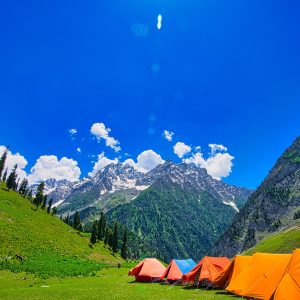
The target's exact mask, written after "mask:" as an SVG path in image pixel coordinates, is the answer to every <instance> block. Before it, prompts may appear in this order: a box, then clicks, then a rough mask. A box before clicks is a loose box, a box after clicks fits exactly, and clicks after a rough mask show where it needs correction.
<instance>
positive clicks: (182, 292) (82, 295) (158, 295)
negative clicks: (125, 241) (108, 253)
mask: <svg viewBox="0 0 300 300" xmlns="http://www.w3.org/2000/svg"><path fill="white" fill-rule="evenodd" d="M127 272H128V269H126V268H121V269H119V270H118V269H116V268H111V269H109V270H106V269H103V270H102V271H100V272H99V273H98V274H97V276H95V277H81V278H75V277H72V278H65V279H53V278H51V279H47V280H41V279H34V278H27V279H26V280H23V279H22V278H23V276H24V275H22V274H13V273H10V272H8V271H0V298H1V299H14V300H17V299H22V300H23V299H43V300H47V299H51V300H52V299H74V300H75V299H91V300H92V299H103V300H105V299H109V300H111V299H120V300H122V299H142V300H143V299H151V300H156V299H157V300H161V299H164V300H168V299H170V300H171V299H172V300H173V299H174V300H176V299H187V300H189V299H224V300H226V299H234V298H236V297H235V296H232V295H229V294H228V293H227V292H225V291H220V290H217V291H212V290H207V291H205V290H202V289H184V288H182V287H181V286H176V287H170V286H166V285H161V284H159V283H155V284H151V283H134V282H132V281H133V278H132V277H128V276H127ZM42 286H44V287H42ZM45 286H46V287H45Z"/></svg>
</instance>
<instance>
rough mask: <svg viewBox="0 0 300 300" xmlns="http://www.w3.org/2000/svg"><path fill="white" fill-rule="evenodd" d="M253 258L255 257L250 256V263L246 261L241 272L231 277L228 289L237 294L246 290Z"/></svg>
mask: <svg viewBox="0 0 300 300" xmlns="http://www.w3.org/2000/svg"><path fill="white" fill-rule="evenodd" d="M252 260H253V257H252V256H250V259H249V260H248V264H247V263H246V264H245V265H244V266H243V269H241V272H240V273H239V274H237V276H235V277H232V278H231V280H230V282H229V284H228V286H227V287H226V291H228V292H230V293H233V294H236V295H241V292H242V291H243V290H244V288H245V286H246V285H247V284H248V281H249V276H250V270H251V266H252Z"/></svg>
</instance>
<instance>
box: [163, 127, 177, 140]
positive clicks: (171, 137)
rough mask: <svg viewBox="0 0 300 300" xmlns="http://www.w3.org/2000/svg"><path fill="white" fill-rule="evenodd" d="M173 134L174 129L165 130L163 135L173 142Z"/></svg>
mask: <svg viewBox="0 0 300 300" xmlns="http://www.w3.org/2000/svg"><path fill="white" fill-rule="evenodd" d="M173 135H174V132H172V131H168V130H164V132H163V137H164V138H165V139H166V140H167V141H169V142H172V140H173Z"/></svg>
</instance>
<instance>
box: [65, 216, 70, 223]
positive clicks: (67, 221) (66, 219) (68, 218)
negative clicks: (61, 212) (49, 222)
mask: <svg viewBox="0 0 300 300" xmlns="http://www.w3.org/2000/svg"><path fill="white" fill-rule="evenodd" d="M64 222H65V223H66V224H68V225H70V224H69V222H70V216H69V214H68V215H67V216H66V218H65V220H64Z"/></svg>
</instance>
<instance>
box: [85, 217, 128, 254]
mask: <svg viewBox="0 0 300 300" xmlns="http://www.w3.org/2000/svg"><path fill="white" fill-rule="evenodd" d="M120 237H121V238H120ZM97 241H103V242H104V245H105V246H106V245H107V246H109V247H110V248H111V249H112V252H113V253H117V252H118V251H119V250H120V251H121V257H122V258H124V259H126V258H127V230H126V228H125V227H123V226H121V225H120V224H118V223H117V222H115V223H114V225H113V226H112V227H111V226H110V225H109V223H108V222H107V221H106V218H105V214H104V213H103V212H101V214H100V218H99V220H96V221H95V222H94V223H93V225H92V229H91V238H90V242H91V244H95V243H96V242H97ZM120 246H121V247H120Z"/></svg>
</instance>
